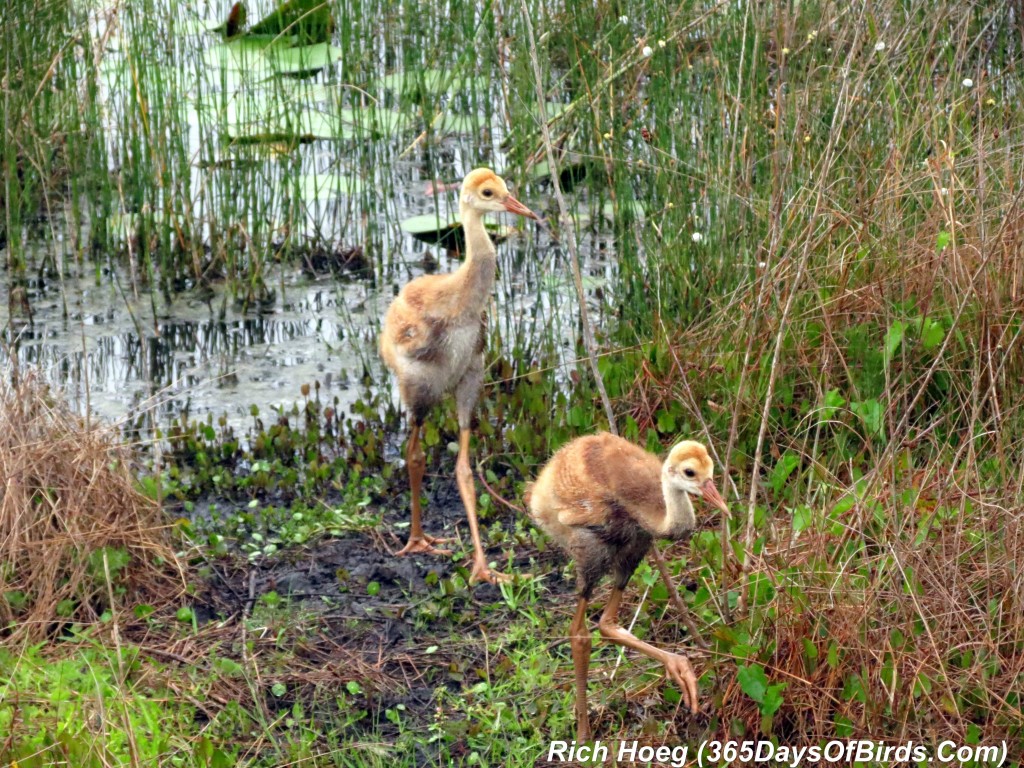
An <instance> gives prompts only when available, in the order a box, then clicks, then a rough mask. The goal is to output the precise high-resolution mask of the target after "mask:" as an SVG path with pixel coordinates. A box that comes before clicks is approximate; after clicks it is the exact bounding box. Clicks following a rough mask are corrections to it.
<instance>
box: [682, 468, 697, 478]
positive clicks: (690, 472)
mask: <svg viewBox="0 0 1024 768" xmlns="http://www.w3.org/2000/svg"><path fill="white" fill-rule="evenodd" d="M683 474H684V475H686V476H687V477H695V476H696V475H697V473H696V472H694V471H693V470H692V469H684V470H683Z"/></svg>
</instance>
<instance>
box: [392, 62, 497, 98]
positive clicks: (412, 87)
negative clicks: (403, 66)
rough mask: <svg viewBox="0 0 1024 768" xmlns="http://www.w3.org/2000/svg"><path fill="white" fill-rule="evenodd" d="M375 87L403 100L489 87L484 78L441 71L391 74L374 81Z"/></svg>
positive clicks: (424, 70)
mask: <svg viewBox="0 0 1024 768" xmlns="http://www.w3.org/2000/svg"><path fill="white" fill-rule="evenodd" d="M374 82H375V83H376V84H377V85H379V86H381V87H383V88H385V89H386V90H389V91H391V92H392V93H397V94H399V95H401V96H403V97H405V98H410V99H415V98H416V97H417V96H419V95H429V96H440V95H442V94H445V93H467V92H474V91H476V92H481V93H482V92H485V91H486V90H487V87H488V85H489V82H488V80H487V78H486V77H481V76H476V75H471V76H468V77H463V76H456V75H453V74H452V72H451V71H446V70H441V69H407V70H403V71H401V72H392V73H391V74H390V75H384V76H383V77H379V78H377V79H376V80H375V81H374Z"/></svg>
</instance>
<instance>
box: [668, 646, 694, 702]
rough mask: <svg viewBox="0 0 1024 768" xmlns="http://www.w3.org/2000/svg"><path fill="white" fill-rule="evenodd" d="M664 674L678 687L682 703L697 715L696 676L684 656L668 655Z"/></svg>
mask: <svg viewBox="0 0 1024 768" xmlns="http://www.w3.org/2000/svg"><path fill="white" fill-rule="evenodd" d="M665 674H666V675H667V676H668V678H669V679H670V680H672V681H673V682H674V683H675V684H676V685H678V686H679V693H680V694H681V695H682V697H683V703H684V704H685V705H686V707H687V708H688V709H689V710H690V712H692V713H693V714H697V710H698V703H697V676H696V675H695V674H694V672H693V667H692V666H690V662H689V660H688V659H687V658H686V657H685V656H680V655H678V654H675V653H670V654H669V655H668V657H667V658H666V659H665Z"/></svg>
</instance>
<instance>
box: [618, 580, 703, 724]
mask: <svg viewBox="0 0 1024 768" xmlns="http://www.w3.org/2000/svg"><path fill="white" fill-rule="evenodd" d="M621 601H622V589H621V588H619V587H616V588H615V589H613V590H612V594H611V597H609V598H608V604H607V605H606V606H605V607H604V612H603V613H602V614H601V620H600V622H599V623H598V628H599V629H600V630H601V637H603V638H605V639H606V640H611V641H612V642H613V643H617V644H618V645H624V646H626V647H627V648H633V649H634V650H637V651H640V653H642V654H644V655H645V656H650V657H651V658H652V659H656V660H657V661H660V662H661V663H662V664H664V665H665V674H666V675H668V677H669V678H670V679H671V680H673V681H674V682H675V683H676V685H678V686H679V689H680V693H681V694H682V696H683V703H684V704H686V705H687V706H689V708H690V710H691V711H692V712H694V713H696V712H697V676H696V675H695V674H693V668H692V667H691V666H690V662H689V661H687V660H686V657H685V656H680V655H678V654H675V653H669V652H668V651H663V650H661V649H660V648H655V647H654V646H653V645H648V644H647V643H645V642H644V641H643V640H641V639H639V638H638V637H636V636H635V635H633V634H632V633H630V632H629V631H628V630H626V629H624V628H622V627H620V626H619V624H618V622H617V621H616V616H617V615H618V613H619V603H620V602H621Z"/></svg>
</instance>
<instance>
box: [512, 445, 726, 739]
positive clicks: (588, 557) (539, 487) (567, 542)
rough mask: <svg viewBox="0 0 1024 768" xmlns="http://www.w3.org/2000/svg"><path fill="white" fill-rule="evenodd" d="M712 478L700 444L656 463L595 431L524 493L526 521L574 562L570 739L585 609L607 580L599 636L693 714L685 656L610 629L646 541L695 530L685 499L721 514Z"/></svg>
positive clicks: (579, 724)
mask: <svg viewBox="0 0 1024 768" xmlns="http://www.w3.org/2000/svg"><path fill="white" fill-rule="evenodd" d="M713 474H714V463H713V462H712V460H711V457H710V456H709V455H708V452H707V449H705V448H704V446H703V445H701V444H700V443H695V442H692V441H683V442H681V443H679V444H678V445H676V446H675V447H674V448H673V449H672V450H671V451H670V452H669V455H668V458H667V459H665V461H664V462H662V461H661V460H660V459H658V458H657V457H655V456H652V455H651V454H649V453H647V452H646V451H644V450H642V449H641V448H638V447H637V446H635V445H633V444H632V443H630V442H628V441H627V440H623V439H622V438H620V437H616V436H614V435H609V434H599V435H591V436H588V437H581V438H578V439H577V440H574V441H572V442H571V443H569V444H567V445H565V446H563V447H562V448H561V449H560V450H559V451H558V452H557V453H556V454H555V455H554V456H552V457H551V460H550V461H548V463H547V464H546V465H545V466H544V468H543V469H542V470H541V473H540V475H539V476H538V477H537V481H536V483H534V485H533V486H532V488H531V489H530V491H529V497H528V504H529V507H530V515H531V516H532V517H533V519H534V521H535V522H536V523H537V525H538V526H540V527H541V528H542V529H543V530H544V531H546V532H547V533H548V535H550V536H551V537H552V538H553V539H554V540H555V541H556V542H557V543H558V544H559V546H561V547H562V548H563V549H564V550H565V551H566V552H567V553H568V554H569V555H570V556H571V557H572V558H573V559H574V560H575V561H576V579H577V589H578V592H579V602H578V604H577V608H576V614H575V616H574V618H573V622H572V626H571V629H570V639H571V642H572V651H573V662H574V664H575V666H576V729H577V739H578V740H580V741H587V740H589V739H590V719H589V716H588V714H587V668H588V666H589V663H590V650H591V640H590V632H589V631H588V630H587V627H586V607H587V603H588V602H589V600H590V599H591V597H592V596H593V592H594V588H595V587H596V586H597V583H598V582H599V581H600V580H601V578H602V577H603V576H604V575H605V574H610V575H611V576H612V578H613V585H612V586H613V589H612V594H611V597H610V598H609V600H608V604H607V605H606V606H605V610H604V613H603V614H602V615H601V619H600V622H599V628H600V630H601V635H602V636H603V637H604V638H606V639H608V640H611V641H612V642H614V643H618V644H619V645H624V646H628V647H630V648H634V649H636V650H638V651H640V652H641V653H643V654H646V655H647V656H650V657H651V658H653V659H657V660H658V661H660V662H662V663H663V664H664V665H665V670H666V673H667V674H668V675H669V677H670V678H672V680H674V681H675V682H676V683H677V684H678V685H679V686H680V688H681V691H682V694H683V698H684V700H685V701H686V702H687V703H688V704H689V706H690V707H691V709H692V710H693V711H696V710H697V678H696V676H695V675H694V674H693V670H692V668H691V667H690V664H689V662H688V661H687V660H686V657H685V656H679V655H677V654H673V653H669V652H667V651H663V650H661V649H659V648H655V647H654V646H651V645H649V644H647V643H644V642H643V641H641V640H638V639H637V638H636V637H634V636H633V635H632V634H630V633H629V632H628V631H626V630H625V629H623V628H622V627H620V626H619V625H618V624H617V623H616V614H617V613H618V607H619V602H620V601H621V599H622V591H623V590H624V589H625V587H626V584H627V583H628V582H629V579H630V577H631V576H632V575H633V572H634V571H635V570H636V568H637V566H638V565H639V564H640V561H641V560H643V558H644V556H645V555H646V554H647V552H648V551H649V550H650V548H651V545H652V544H653V542H654V540H655V539H656V538H667V539H683V538H686V537H688V536H689V535H690V533H691V532H692V531H693V529H694V527H695V526H696V518H695V517H694V514H693V506H692V504H691V503H690V498H689V497H690V495H695V496H697V495H699V496H703V497H704V498H705V499H706V500H708V501H709V502H711V503H712V504H714V505H715V506H717V507H719V508H720V509H722V510H725V511H727V507H726V505H725V501H724V500H723V499H722V497H721V495H720V494H719V493H718V490H717V489H716V488H715V484H714V480H713Z"/></svg>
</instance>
